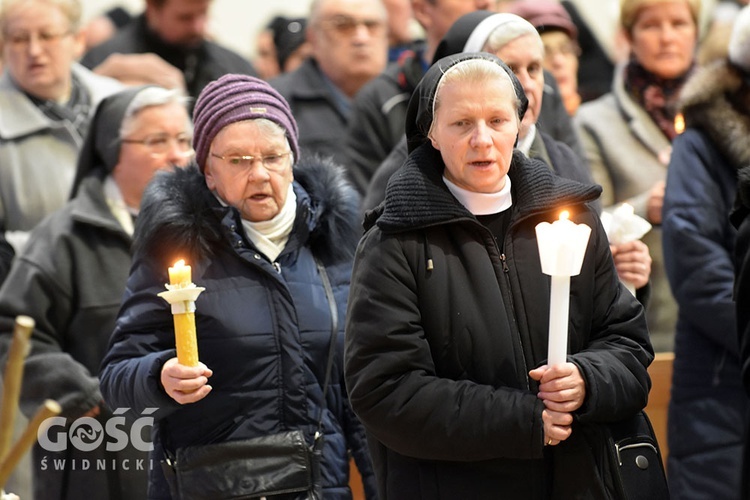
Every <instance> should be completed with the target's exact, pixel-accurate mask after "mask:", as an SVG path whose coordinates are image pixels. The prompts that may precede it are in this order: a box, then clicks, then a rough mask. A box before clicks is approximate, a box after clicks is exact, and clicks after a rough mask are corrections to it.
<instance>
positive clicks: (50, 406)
mask: <svg viewBox="0 0 750 500" xmlns="http://www.w3.org/2000/svg"><path fill="white" fill-rule="evenodd" d="M61 411H62V408H61V407H60V405H59V404H58V403H57V401H54V400H52V399H48V400H46V401H45V402H44V403H43V404H42V406H40V407H39V409H38V410H37V411H36V414H34V418H32V419H31V422H29V424H28V425H27V426H26V429H25V430H24V431H23V434H21V437H20V438H19V439H18V442H16V444H15V445H13V448H12V449H11V450H10V451H9V452H8V454H7V455H6V456H5V459H4V460H2V462H1V463H0V490H1V489H2V488H3V487H4V486H5V482H6V481H7V480H8V477H10V473H11V472H13V469H15V468H16V465H18V462H20V461H21V459H22V458H23V456H24V455H25V454H26V452H27V451H29V448H31V447H32V445H33V444H34V443H36V441H37V436H38V435H39V433H40V431H41V432H44V431H45V430H46V427H47V426H48V425H49V422H45V421H46V420H47V419H48V418H50V417H54V416H55V415H59V414H60V412H61Z"/></svg>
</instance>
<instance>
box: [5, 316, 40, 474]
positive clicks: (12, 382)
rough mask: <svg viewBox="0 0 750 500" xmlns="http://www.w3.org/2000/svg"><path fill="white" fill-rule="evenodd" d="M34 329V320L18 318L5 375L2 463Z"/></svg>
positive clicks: (11, 431)
mask: <svg viewBox="0 0 750 500" xmlns="http://www.w3.org/2000/svg"><path fill="white" fill-rule="evenodd" d="M33 329H34V318H31V317H29V316H17V317H16V325H15V328H14V330H13V340H12V341H11V344H10V350H9V351H8V361H7V364H6V365H5V372H4V375H3V400H2V407H1V408H0V461H2V460H3V458H4V457H5V455H6V454H7V453H8V450H9V449H10V441H11V439H12V437H13V423H14V422H15V419H16V413H17V412H18V398H19V396H20V394H21V382H22V381H23V365H24V361H25V359H26V355H27V354H28V353H29V348H30V345H29V337H31V331H32V330H33Z"/></svg>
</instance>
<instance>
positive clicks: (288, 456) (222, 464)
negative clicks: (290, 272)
mask: <svg viewBox="0 0 750 500" xmlns="http://www.w3.org/2000/svg"><path fill="white" fill-rule="evenodd" d="M315 262H316V265H317V267H318V272H319V274H320V277H321V280H322V281H323V288H324V289H325V293H326V298H327V300H328V306H329V309H330V314H331V338H330V341H329V344H328V360H327V363H326V371H325V380H324V382H323V407H321V408H320V414H319V415H318V425H317V431H316V432H315V438H314V440H313V445H312V446H308V444H307V441H306V440H305V436H304V434H303V432H302V431H301V430H292V431H288V432H282V433H278V434H271V435H267V436H259V437H256V438H252V439H243V440H236V441H226V442H220V443H215V444H207V445H198V446H187V447H183V448H178V449H177V450H176V452H175V454H171V453H169V452H168V451H167V450H166V448H165V460H163V461H162V469H163V470H164V475H165V477H166V478H167V482H168V483H169V488H170V491H171V494H172V497H173V498H175V499H181V500H229V499H232V500H240V499H260V498H274V497H279V498H282V497H283V498H294V499H295V500H300V499H305V500H320V499H322V498H323V494H322V485H321V479H320V464H321V455H322V448H323V409H324V407H325V401H326V395H327V393H328V386H329V385H330V378H331V368H332V365H333V356H334V351H335V345H336V342H335V340H336V336H337V334H338V310H337V307H336V300H335V298H334V296H333V289H332V288H331V283H330V281H329V279H328V274H327V272H326V270H325V267H324V266H323V264H322V263H321V262H320V261H318V260H317V259H315ZM162 427H163V426H162ZM165 435H166V433H165Z"/></svg>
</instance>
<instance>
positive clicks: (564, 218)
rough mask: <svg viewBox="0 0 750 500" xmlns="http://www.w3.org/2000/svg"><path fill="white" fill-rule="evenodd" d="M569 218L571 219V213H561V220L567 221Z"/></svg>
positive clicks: (565, 211) (564, 211)
mask: <svg viewBox="0 0 750 500" xmlns="http://www.w3.org/2000/svg"><path fill="white" fill-rule="evenodd" d="M568 217H570V212H568V211H567V210H563V211H562V212H560V220H567V219H568Z"/></svg>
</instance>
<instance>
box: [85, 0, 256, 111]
mask: <svg viewBox="0 0 750 500" xmlns="http://www.w3.org/2000/svg"><path fill="white" fill-rule="evenodd" d="M212 2H213V0H146V10H145V11H144V12H143V14H141V15H139V16H137V17H136V18H135V19H133V20H132V21H131V22H130V23H129V24H127V25H125V26H124V27H122V28H120V29H119V30H118V31H117V33H116V34H115V35H114V36H113V37H112V38H110V39H109V40H107V41H105V42H104V43H102V44H100V45H98V46H96V47H93V48H91V49H90V50H89V51H88V52H86V54H85V55H84V56H83V58H82V59H81V64H83V65H84V66H86V67H87V68H90V69H92V70H93V71H94V72H95V73H97V74H100V75H106V76H111V77H112V78H116V79H118V80H120V81H122V82H124V83H128V84H145V83H153V84H157V85H161V86H163V87H166V88H184V89H185V90H186V91H187V93H188V95H189V96H191V97H193V98H196V97H198V94H199V93H200V91H201V90H203V87H205V86H206V85H207V84H208V83H209V82H211V81H213V80H216V79H217V78H219V77H220V76H222V75H225V74H227V73H239V74H243V75H252V76H254V75H255V74H256V73H255V69H254V68H253V66H252V64H251V63H250V61H248V60H247V59H245V58H244V57H242V56H240V55H239V54H237V53H236V52H234V51H232V50H229V49H227V48H225V47H223V46H221V45H219V44H217V43H215V42H212V41H210V40H208V15H209V8H210V7H211V4H212Z"/></svg>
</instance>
